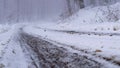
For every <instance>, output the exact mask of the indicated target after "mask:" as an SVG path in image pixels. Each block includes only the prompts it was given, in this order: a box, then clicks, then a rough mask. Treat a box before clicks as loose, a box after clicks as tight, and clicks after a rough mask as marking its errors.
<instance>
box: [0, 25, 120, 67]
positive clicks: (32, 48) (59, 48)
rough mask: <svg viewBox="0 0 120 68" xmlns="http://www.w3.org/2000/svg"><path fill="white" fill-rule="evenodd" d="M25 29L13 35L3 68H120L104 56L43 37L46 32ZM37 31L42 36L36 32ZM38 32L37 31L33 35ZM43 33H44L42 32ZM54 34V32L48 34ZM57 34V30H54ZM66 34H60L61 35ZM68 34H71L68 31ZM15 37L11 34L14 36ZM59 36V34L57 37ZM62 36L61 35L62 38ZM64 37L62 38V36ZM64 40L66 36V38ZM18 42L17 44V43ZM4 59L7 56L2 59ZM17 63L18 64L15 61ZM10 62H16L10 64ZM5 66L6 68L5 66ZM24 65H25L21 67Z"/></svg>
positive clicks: (1, 65) (25, 27)
mask: <svg viewBox="0 0 120 68" xmlns="http://www.w3.org/2000/svg"><path fill="white" fill-rule="evenodd" d="M28 28H29V26H24V27H22V28H20V29H18V30H17V32H16V34H13V35H14V36H13V38H12V39H11V40H12V42H11V41H10V42H9V43H8V44H7V45H8V47H7V50H6V52H5V58H4V59H2V58H1V59H2V60H3V62H2V63H1V64H0V67H2V68H4V67H5V68H119V65H117V63H114V64H113V63H112V62H111V61H108V60H106V59H103V58H102V57H99V56H96V55H93V54H91V53H89V52H87V51H86V50H82V49H80V48H77V47H73V46H71V45H68V44H66V43H61V42H59V41H56V40H53V39H55V38H54V37H55V34H54V36H53V39H51V38H49V37H48V38H46V37H44V34H42V33H43V32H46V31H45V29H36V28H33V27H32V28H31V27H30V28H31V29H32V30H33V31H31V32H29V30H31V29H28ZM35 29H36V30H38V31H39V32H40V33H38V34H37V33H36V32H37V31H36V30H35ZM34 31H36V32H34ZM42 31H43V32H42ZM47 32H51V33H47V34H52V33H54V32H53V31H49V30H48V31H47ZM55 32H56V31H55ZM60 33H61V34H62V35H63V34H64V33H62V32H61V31H60V32H58V34H60ZM68 33H69V32H68ZM11 35H12V34H11ZM56 35H57V34H56ZM60 36H61V35H60ZM68 36H69V35H68ZM61 37H62V36H61ZM64 37H65V36H64ZM16 41H17V42H19V43H17V42H16ZM3 57H4V56H3ZM16 60H18V61H16ZM11 61H14V62H13V63H11ZM3 64H5V65H3ZM20 65H23V66H20Z"/></svg>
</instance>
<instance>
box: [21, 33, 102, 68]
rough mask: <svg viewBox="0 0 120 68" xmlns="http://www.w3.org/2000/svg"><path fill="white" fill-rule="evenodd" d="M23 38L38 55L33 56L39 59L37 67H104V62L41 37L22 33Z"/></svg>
mask: <svg viewBox="0 0 120 68" xmlns="http://www.w3.org/2000/svg"><path fill="white" fill-rule="evenodd" d="M21 40H22V41H21V42H24V43H26V44H27V45H26V47H29V48H30V50H31V51H33V53H31V54H33V56H35V55H36V56H35V57H31V59H32V60H33V61H34V60H35V59H36V58H37V59H38V61H34V64H33V65H34V66H35V68H102V64H100V63H99V62H97V61H95V60H92V59H88V57H87V56H83V55H79V54H77V53H71V52H69V51H68V50H67V49H65V48H64V47H59V46H56V45H54V44H52V43H50V42H48V41H46V40H43V39H41V38H38V37H34V36H32V35H28V34H26V33H21ZM21 45H22V44H21ZM26 49H27V48H26Z"/></svg>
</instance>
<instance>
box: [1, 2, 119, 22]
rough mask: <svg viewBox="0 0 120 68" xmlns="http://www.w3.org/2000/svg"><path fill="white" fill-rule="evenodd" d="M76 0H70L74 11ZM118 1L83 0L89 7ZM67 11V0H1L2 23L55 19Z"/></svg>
mask: <svg viewBox="0 0 120 68" xmlns="http://www.w3.org/2000/svg"><path fill="white" fill-rule="evenodd" d="M74 1H75V0H70V3H71V4H72V5H71V9H73V11H74V10H76V9H75V6H74V4H75V2H74ZM79 1H80V2H81V1H82V0H79ZM117 1H119V0H84V1H82V2H84V6H85V7H88V6H90V5H94V6H99V5H104V4H112V3H115V2H117ZM66 11H68V5H67V1H66V0H0V23H14V22H31V21H40V20H53V19H57V18H58V17H59V16H60V15H61V14H62V13H65V12H66ZM77 11H78V10H77Z"/></svg>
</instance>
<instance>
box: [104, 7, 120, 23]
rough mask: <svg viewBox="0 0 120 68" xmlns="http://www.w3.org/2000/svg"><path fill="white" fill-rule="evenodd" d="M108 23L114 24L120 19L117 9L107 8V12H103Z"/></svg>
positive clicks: (119, 12)
mask: <svg viewBox="0 0 120 68" xmlns="http://www.w3.org/2000/svg"><path fill="white" fill-rule="evenodd" d="M103 15H105V18H106V20H107V21H108V22H116V21H118V20H119V19H120V9H119V8H117V7H111V6H107V10H105V11H104V12H103Z"/></svg>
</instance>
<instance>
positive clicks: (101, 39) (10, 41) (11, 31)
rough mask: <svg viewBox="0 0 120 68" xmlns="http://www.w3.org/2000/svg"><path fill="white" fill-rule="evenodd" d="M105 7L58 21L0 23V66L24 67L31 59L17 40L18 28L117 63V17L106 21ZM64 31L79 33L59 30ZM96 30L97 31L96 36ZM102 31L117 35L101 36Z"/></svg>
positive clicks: (119, 43)
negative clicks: (114, 19) (26, 55)
mask: <svg viewBox="0 0 120 68" xmlns="http://www.w3.org/2000/svg"><path fill="white" fill-rule="evenodd" d="M119 5H120V4H119V3H117V4H115V5H112V7H114V8H116V9H117V7H118V6H119ZM106 8H107V7H105V6H102V7H95V8H92V9H91V8H85V9H82V10H80V11H79V12H78V13H77V14H75V15H74V16H73V17H71V18H69V19H67V20H64V21H61V22H58V23H50V22H48V23H47V22H43V21H42V22H40V23H41V24H16V25H0V67H2V68H27V66H29V62H30V61H28V59H27V58H26V57H25V54H24V53H23V51H22V47H21V45H20V44H19V43H18V41H16V39H17V38H19V32H20V31H19V30H20V29H21V28H22V29H23V31H24V32H26V33H28V34H32V35H33V36H42V37H43V38H45V39H48V40H49V41H50V40H51V41H55V42H58V43H61V44H65V45H66V46H70V47H74V48H76V49H79V50H85V51H87V53H88V54H91V55H93V54H94V56H101V57H104V58H108V60H110V61H109V62H110V63H112V62H113V63H117V64H119V65H120V22H119V20H117V21H113V20H111V21H108V20H107V18H106V15H104V14H103V13H102V10H104V11H103V12H107V9H106ZM116 9H115V10H116ZM118 15H119V14H118ZM118 18H119V17H118ZM64 30H65V31H75V32H78V33H74V32H73V33H67V32H61V31H64ZM79 32H81V34H79ZM82 32H88V33H82ZM90 32H94V34H90ZM97 32H99V33H100V34H99V35H96V34H95V33H97ZM102 33H111V34H114V33H116V34H118V35H102ZM114 61H115V62H114ZM111 68H112V67H111ZM118 68H119V67H118Z"/></svg>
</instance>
